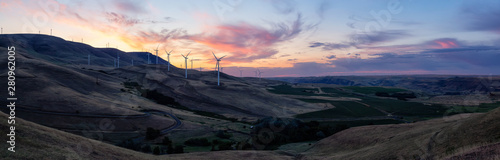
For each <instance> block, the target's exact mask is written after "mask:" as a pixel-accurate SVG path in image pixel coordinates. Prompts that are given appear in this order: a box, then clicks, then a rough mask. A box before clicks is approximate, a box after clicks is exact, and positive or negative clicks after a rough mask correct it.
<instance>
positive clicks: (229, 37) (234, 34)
mask: <svg viewBox="0 0 500 160" xmlns="http://www.w3.org/2000/svg"><path fill="white" fill-rule="evenodd" d="M300 20H301V19H300V15H299V16H298V18H297V20H296V21H295V22H294V23H293V24H292V25H291V26H290V27H289V26H288V25H285V24H278V25H275V29H273V30H268V29H265V28H263V27H259V26H255V25H251V24H248V23H243V22H242V23H238V24H235V25H218V26H214V27H212V28H213V30H214V31H212V32H210V33H202V34H197V35H192V36H190V38H189V39H191V40H193V41H195V42H197V43H201V44H204V45H206V46H208V47H210V48H213V49H215V50H218V51H222V52H230V53H231V56H230V57H228V59H230V60H231V61H242V62H251V61H253V60H256V59H264V58H269V57H271V56H273V55H275V54H276V53H278V51H276V50H274V49H272V46H273V45H274V44H276V43H279V42H283V41H287V40H290V39H292V38H294V37H296V36H297V35H298V34H299V33H300V32H301V26H302V22H301V21H300Z"/></svg>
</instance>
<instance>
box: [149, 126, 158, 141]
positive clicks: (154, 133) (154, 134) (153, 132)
mask: <svg viewBox="0 0 500 160" xmlns="http://www.w3.org/2000/svg"><path fill="white" fill-rule="evenodd" d="M158 136H160V130H157V129H154V128H151V127H148V128H147V129H146V139H148V140H152V139H155V138H156V137H158Z"/></svg>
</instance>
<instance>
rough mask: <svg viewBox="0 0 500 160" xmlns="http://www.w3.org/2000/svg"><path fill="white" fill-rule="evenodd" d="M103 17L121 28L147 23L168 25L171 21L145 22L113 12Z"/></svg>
mask: <svg viewBox="0 0 500 160" xmlns="http://www.w3.org/2000/svg"><path fill="white" fill-rule="evenodd" d="M105 17H106V19H107V20H108V22H111V23H114V24H117V25H120V26H123V27H131V26H134V25H136V24H147V23H168V22H170V21H171V18H170V17H163V18H162V20H161V21H154V20H147V19H136V18H130V17H129V16H127V15H124V14H118V13H115V12H106V13H105Z"/></svg>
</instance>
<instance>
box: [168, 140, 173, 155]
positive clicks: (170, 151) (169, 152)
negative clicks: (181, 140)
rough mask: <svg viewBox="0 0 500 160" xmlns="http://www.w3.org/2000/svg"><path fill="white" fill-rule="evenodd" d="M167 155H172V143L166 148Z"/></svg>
mask: <svg viewBox="0 0 500 160" xmlns="http://www.w3.org/2000/svg"><path fill="white" fill-rule="evenodd" d="M167 153H168V154H172V153H174V147H172V143H170V144H168V146H167Z"/></svg>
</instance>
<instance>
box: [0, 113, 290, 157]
mask: <svg viewBox="0 0 500 160" xmlns="http://www.w3.org/2000/svg"><path fill="white" fill-rule="evenodd" d="M7 117H8V116H7V115H6V114H5V113H0V119H7ZM8 127H9V126H8V125H7V122H6V121H2V122H1V123H0V128H2V129H1V130H0V134H2V135H7V134H8V132H7V128H8ZM15 127H16V152H15V153H13V152H10V151H7V149H6V148H7V147H9V144H7V143H1V144H0V147H1V148H3V149H2V150H1V151H0V159H5V160H10V159H51V160H56V159H239V158H241V157H249V158H252V157H253V158H260V157H266V158H269V159H293V157H291V156H287V155H283V154H280V153H277V152H272V151H220V152H202V153H186V154H174V155H162V156H155V155H151V154H146V153H141V152H136V151H133V150H128V149H125V148H121V147H117V146H114V145H111V144H107V143H104V142H102V141H97V140H93V139H89V138H86V137H82V136H77V135H74V134H70V133H67V132H63V131H59V130H56V129H52V128H49V127H45V126H41V125H38V124H35V123H33V122H29V121H25V120H22V119H20V118H17V119H16V125H15Z"/></svg>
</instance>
